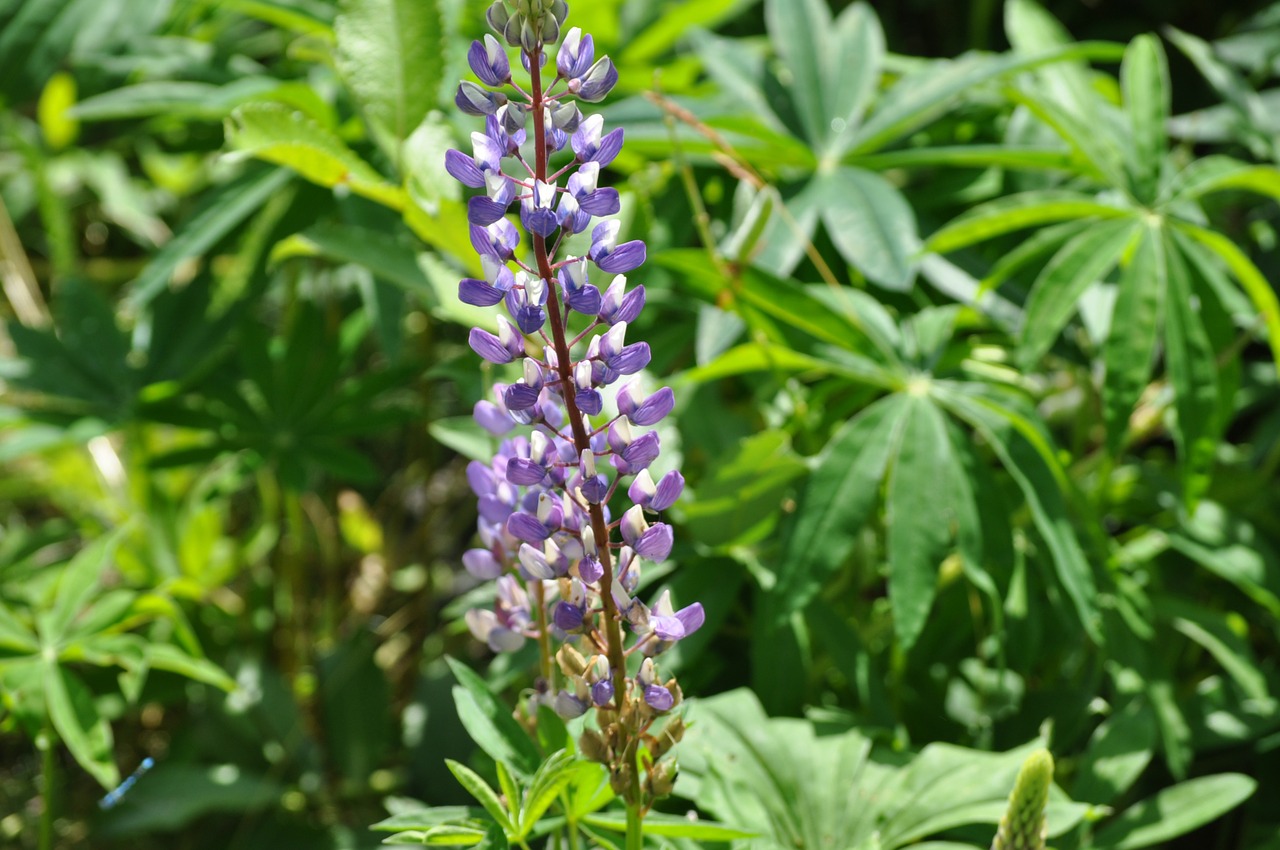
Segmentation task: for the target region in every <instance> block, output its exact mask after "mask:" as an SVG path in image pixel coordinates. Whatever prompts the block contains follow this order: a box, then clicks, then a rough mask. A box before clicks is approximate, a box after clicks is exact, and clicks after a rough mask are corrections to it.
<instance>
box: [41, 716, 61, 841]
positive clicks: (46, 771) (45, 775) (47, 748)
mask: <svg viewBox="0 0 1280 850" xmlns="http://www.w3.org/2000/svg"><path fill="white" fill-rule="evenodd" d="M54 740H55V739H54V735H53V721H52V720H50V719H48V718H45V728H44V732H43V733H42V734H41V736H40V738H39V739H38V741H37V746H38V747H39V748H40V750H41V753H40V784H41V785H42V786H43V787H42V788H41V791H40V796H41V801H40V802H41V804H42V805H41V807H40V844H39V847H40V850H53V786H54V776H53V772H54V769H55V766H56V765H55V760H54V752H53V747H54Z"/></svg>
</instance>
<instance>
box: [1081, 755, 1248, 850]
mask: <svg viewBox="0 0 1280 850" xmlns="http://www.w3.org/2000/svg"><path fill="white" fill-rule="evenodd" d="M1257 787H1258V783H1257V782H1256V781H1254V780H1253V779H1251V778H1249V777H1247V776H1242V775H1240V774H1238V773H1220V774H1218V775H1216V776H1202V777H1200V778H1198V779H1192V780H1189V781H1187V782H1182V783H1180V784H1178V785H1174V786H1173V787H1172V788H1166V789H1165V790H1163V791H1161V792H1160V793H1159V794H1156V795H1155V796H1154V797H1151V798H1149V799H1146V800H1143V801H1142V802H1140V803H1138V804H1136V805H1133V806H1130V807H1129V808H1127V809H1125V810H1124V811H1123V812H1121V813H1120V815H1119V816H1118V817H1116V819H1115V820H1113V821H1111V822H1110V823H1108V824H1106V825H1105V826H1103V827H1102V828H1101V829H1099V830H1098V832H1097V833H1096V834H1095V835H1094V837H1093V846H1094V848H1095V850H1138V848H1140V847H1151V846H1153V845H1156V844H1163V843H1164V842H1166V841H1168V840H1170V839H1172V838H1176V837H1178V836H1179V835H1186V834H1187V833H1188V832H1191V831H1192V830H1193V829H1196V828H1197V827H1200V826H1203V825H1204V824H1206V823H1209V822H1210V821H1212V820H1213V819H1215V818H1217V817H1219V816H1221V815H1223V814H1225V813H1226V812H1229V811H1231V810H1232V809H1234V808H1235V807H1236V806H1238V805H1240V804H1241V803H1243V802H1244V801H1245V800H1247V799H1249V797H1250V796H1252V794H1253V792H1254V790H1255V789H1256V788H1257Z"/></svg>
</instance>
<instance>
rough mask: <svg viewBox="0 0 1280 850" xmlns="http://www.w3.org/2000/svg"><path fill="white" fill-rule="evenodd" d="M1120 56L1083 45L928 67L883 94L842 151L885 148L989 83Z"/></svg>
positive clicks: (1116, 50)
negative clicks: (1075, 62)
mask: <svg viewBox="0 0 1280 850" xmlns="http://www.w3.org/2000/svg"><path fill="white" fill-rule="evenodd" d="M1120 53H1121V48H1120V47H1119V46H1118V45H1115V44H1111V43H1108V42H1094V41H1081V42H1073V43H1071V44H1067V45H1063V46H1062V47H1056V48H1052V49H1050V50H1045V51H1042V52H1039V53H1036V54H1034V55H1031V56H1019V55H1014V54H1006V55H1002V56H997V57H989V56H981V55H973V54H970V55H965V56H962V57H960V58H959V59H956V60H953V61H936V62H930V63H929V64H928V66H927V67H926V69H925V70H924V71H922V72H920V73H916V74H908V75H906V76H905V77H903V78H902V79H901V80H899V81H898V82H897V83H896V84H895V85H894V86H893V87H892V88H890V89H889V90H888V91H887V92H885V93H884V94H883V95H882V96H881V97H880V99H879V104H880V106H879V108H878V109H876V110H875V111H874V112H873V113H872V114H871V115H870V117H869V118H867V120H866V121H864V122H863V124H862V126H861V127H860V128H859V129H858V131H857V133H856V134H855V135H854V138H852V139H850V140H849V143H848V144H847V145H846V146H845V147H846V148H847V149H849V150H852V151H853V152H855V153H858V154H866V153H871V152H873V151H877V150H880V149H881V148H884V147H887V146H888V145H889V144H890V143H891V142H893V141H895V140H897V139H900V138H902V137H903V136H906V135H907V134H909V133H911V132H913V131H914V130H917V129H919V128H920V127H923V126H924V125H925V124H928V123H929V122H930V121H932V120H934V119H935V118H937V117H938V116H940V115H942V114H943V113H944V112H946V110H947V109H948V108H949V107H950V106H951V104H952V103H953V101H954V100H955V99H957V98H959V97H961V96H962V95H964V94H965V93H967V92H969V91H970V90H971V89H973V88H974V87H976V86H980V85H982V84H984V83H987V82H990V81H991V80H994V79H998V78H1000V77H1003V76H1006V75H1010V74H1016V73H1019V72H1021V71H1027V70H1031V69H1033V68H1038V67H1040V66H1042V65H1048V64H1052V63H1054V62H1061V61H1063V60H1068V59H1085V58H1092V59H1100V60H1114V59H1116V58H1118V57H1119V55H1120Z"/></svg>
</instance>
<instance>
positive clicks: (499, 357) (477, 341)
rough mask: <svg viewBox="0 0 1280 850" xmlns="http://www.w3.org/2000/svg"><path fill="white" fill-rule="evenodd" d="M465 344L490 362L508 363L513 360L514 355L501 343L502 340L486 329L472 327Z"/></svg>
mask: <svg viewBox="0 0 1280 850" xmlns="http://www.w3.org/2000/svg"><path fill="white" fill-rule="evenodd" d="M467 344H468V345H470V346H471V350H472V351H474V352H475V353H476V354H479V355H480V356H481V357H483V358H484V359H485V360H488V361H489V362H490V363H499V364H501V363H510V362H511V361H512V360H515V356H514V355H513V354H512V353H511V352H510V351H508V350H507V347H506V346H505V345H503V344H502V340H500V339H498V338H497V337H496V336H494V335H493V334H491V333H489V332H488V331H486V330H481V329H480V328H472V329H471V334H470V335H469V336H468V337H467Z"/></svg>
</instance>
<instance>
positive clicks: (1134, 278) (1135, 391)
mask: <svg viewBox="0 0 1280 850" xmlns="http://www.w3.org/2000/svg"><path fill="white" fill-rule="evenodd" d="M1168 283H1169V281H1168V267H1167V265H1166V262H1165V258H1164V252H1163V249H1162V247H1161V240H1160V236H1159V233H1158V232H1157V231H1155V230H1153V229H1152V228H1149V227H1144V228H1143V229H1142V234H1141V236H1140V237H1139V241H1138V245H1137V247H1136V249H1135V250H1134V252H1133V255H1132V257H1131V258H1130V260H1129V264H1128V265H1127V266H1125V268H1124V270H1123V272H1121V275H1120V286H1119V293H1118V295H1117V297H1116V304H1115V308H1114V309H1113V310H1112V311H1111V332H1110V333H1108V334H1107V339H1106V341H1105V342H1104V343H1103V353H1102V359H1103V362H1104V363H1105V364H1106V368H1107V371H1106V379H1105V381H1104V382H1103V385H1102V414H1103V420H1104V421H1105V422H1106V426H1107V445H1108V447H1109V448H1110V450H1111V452H1112V453H1113V454H1115V453H1116V452H1117V451H1118V450H1119V448H1120V445H1121V442H1122V441H1123V439H1124V436H1125V434H1126V432H1127V431H1128V427H1129V416H1130V414H1131V413H1132V412H1133V407H1134V405H1135V404H1136V403H1137V401H1138V398H1139V396H1140V395H1141V394H1142V390H1143V388H1144V387H1146V385H1147V381H1148V379H1149V378H1150V377H1151V366H1152V363H1153V361H1154V359H1155V354H1156V340H1157V338H1158V331H1159V326H1158V322H1159V318H1160V303H1161V301H1162V300H1163V299H1164V295H1165V291H1166V289H1167V287H1168Z"/></svg>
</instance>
